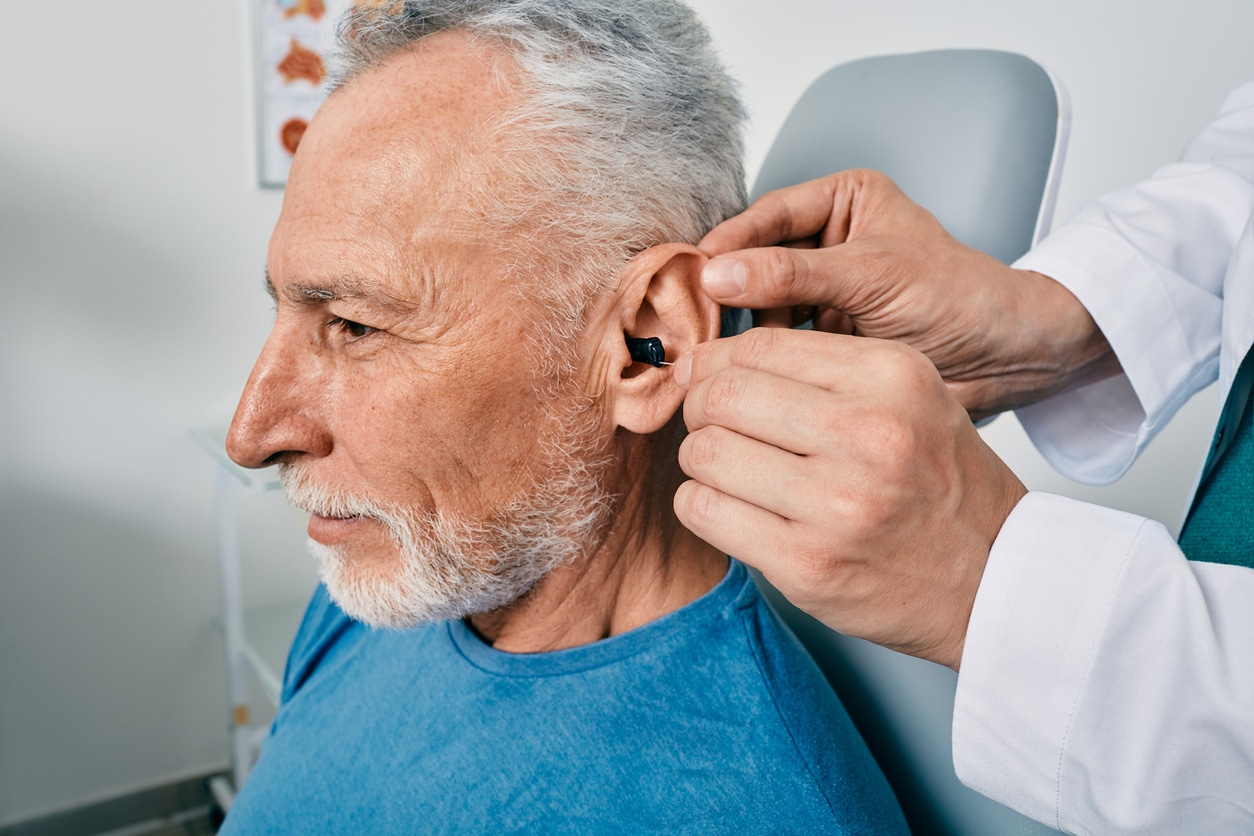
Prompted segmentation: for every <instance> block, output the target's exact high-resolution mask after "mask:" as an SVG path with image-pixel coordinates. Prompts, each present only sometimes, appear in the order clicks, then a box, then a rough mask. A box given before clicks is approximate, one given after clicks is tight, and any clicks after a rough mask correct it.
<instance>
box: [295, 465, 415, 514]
mask: <svg viewBox="0 0 1254 836" xmlns="http://www.w3.org/2000/svg"><path fill="white" fill-rule="evenodd" d="M278 471H279V481H280V482H282V483H283V492H284V493H285V494H287V501H288V502H290V503H292V505H294V506H296V507H297V508H299V509H301V510H302V511H304V512H306V513H308V514H314V515H317V516H319V517H328V518H331V519H348V518H350V517H369V518H371V519H376V520H381V521H382V520H388V519H393V518H394V517H395V516H396V515H395V514H392V513H389V512H388V511H387V510H386V509H384V508H383V507H382V506H381V505H380V504H379V503H377V502H374V501H373V500H371V499H369V498H368V497H365V496H361V495H358V494H353V493H349V492H347V491H344V490H341V489H339V488H328V487H326V486H325V485H319V484H317V483H315V482H314V481H313V480H312V479H310V478H309V475H308V474H307V473H306V472H305V471H304V470H302V469H301V468H300V467H298V466H297V465H294V464H292V463H290V462H281V463H280V464H279V466H278Z"/></svg>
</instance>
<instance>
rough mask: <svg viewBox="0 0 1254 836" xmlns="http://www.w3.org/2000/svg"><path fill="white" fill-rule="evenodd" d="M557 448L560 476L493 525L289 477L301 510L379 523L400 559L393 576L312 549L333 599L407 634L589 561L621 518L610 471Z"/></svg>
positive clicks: (552, 470) (391, 568) (554, 473)
mask: <svg viewBox="0 0 1254 836" xmlns="http://www.w3.org/2000/svg"><path fill="white" fill-rule="evenodd" d="M552 446H553V445H550V448H551V449H550V454H549V462H548V464H549V467H548V473H549V474H550V475H549V476H548V477H547V478H546V479H544V480H543V481H541V482H539V483H538V484H537V485H535V486H534V487H533V488H531V489H530V490H528V491H525V492H524V494H523V497H524V498H522V499H519V500H517V501H515V502H513V503H511V504H510V505H508V506H506V507H504V508H502V509H499V510H496V511H495V512H493V513H492V514H491V515H490V516H489V517H488V518H487V519H485V520H482V521H470V520H462V519H450V518H447V517H445V516H444V515H443V514H440V513H438V512H433V511H430V510H425V509H404V508H387V507H384V506H383V505H381V504H379V503H376V502H374V501H372V500H370V499H369V498H366V497H361V496H352V495H349V494H347V493H344V492H342V491H336V490H334V489H326V488H323V487H321V486H318V485H314V484H312V483H311V482H310V481H309V480H308V479H307V478H306V476H305V473H304V472H303V471H302V470H300V469H299V466H298V465H295V464H280V465H279V476H280V478H281V479H282V480H283V487H284V490H285V491H286V492H287V496H288V499H289V501H291V502H292V504H293V505H296V506H297V507H299V508H301V509H303V510H305V511H307V512H309V513H311V514H318V515H321V516H324V517H353V516H363V517H369V518H371V519H373V520H377V521H378V522H379V523H380V524H381V525H382V526H383V527H384V529H385V530H386V531H387V532H388V535H389V537H390V538H391V539H392V542H393V543H394V544H395V545H396V548H397V551H398V553H399V556H398V560H397V561H395V562H394V563H393V562H391V561H389V564H388V565H387V566H386V567H384V566H383V565H382V564H381V563H380V562H379V561H376V560H372V559H367V560H361V561H357V560H353V559H352V558H351V557H350V556H348V555H347V554H346V553H345V550H344V549H343V548H342V547H340V546H327V545H324V544H322V543H318V542H316V541H314V540H312V539H311V540H310V541H309V550H310V552H311V553H312V554H313V556H314V557H315V558H316V559H317V560H318V561H319V562H320V564H321V570H320V575H321V577H322V582H323V583H324V584H325V585H326V587H327V591H328V592H329V593H330V595H331V598H332V600H334V601H335V603H336V604H338V605H339V606H340V608H341V609H342V610H343V611H344V612H345V613H346V614H347V615H348V616H349V617H350V618H354V619H357V620H358V621H362V622H365V623H366V624H369V625H371V626H372V627H384V628H392V629H405V628H408V627H415V626H417V625H419V624H425V623H428V622H432V621H441V620H444V619H451V618H464V617H466V616H468V615H474V614H476V613H482V612H488V611H490V610H494V609H499V608H500V607H504V606H506V605H508V604H511V603H513V602H515V601H517V600H518V599H519V598H521V597H522V596H523V595H525V594H527V593H528V592H529V591H531V589H532V588H533V587H534V586H535V585H536V584H537V583H538V582H539V581H540V579H541V578H543V577H544V576H545V575H546V574H548V573H549V572H550V571H552V570H553V569H554V568H556V567H557V566H559V565H561V564H563V563H566V562H568V561H571V560H574V559H576V558H577V557H580V556H581V555H583V554H584V552H585V550H586V549H587V548H588V547H589V545H590V544H592V543H593V542H594V541H595V540H596V538H597V535H598V534H599V532H600V531H601V530H602V529H603V527H604V525H605V523H606V521H607V520H608V518H609V516H610V513H611V504H612V503H611V501H610V499H609V497H608V496H607V494H606V492H605V491H604V489H603V488H602V484H601V483H602V479H601V472H602V471H603V469H604V468H603V467H600V466H599V464H600V463H599V462H597V461H596V460H595V457H593V456H589V457H588V458H586V459H585V458H584V457H581V456H580V454H579V450H580V448H579V447H578V445H569V444H564V445H563V446H564V447H565V449H562V450H557V449H552Z"/></svg>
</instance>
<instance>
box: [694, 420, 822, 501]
mask: <svg viewBox="0 0 1254 836" xmlns="http://www.w3.org/2000/svg"><path fill="white" fill-rule="evenodd" d="M806 465H807V460H806V459H805V457H803V456H798V455H795V454H793V453H789V452H787V451H784V450H781V449H779V448H778V447H775V446H772V445H770V444H765V443H763V442H761V441H758V440H756V439H753V438H747V437H745V436H743V435H740V434H739V433H735V432H732V431H731V430H727V429H724V428H722V427H705V428H703V429H700V430H697V431H696V432H694V433H691V434H690V435H689V436H688V437H687V438H685V439H684V442H683V444H681V445H680V447H679V466H680V467H681V468H683V471H684V473H686V474H688V475H689V476H690V477H692V478H693V479H695V480H696V481H697V482H700V483H701V484H703V485H706V486H708V487H711V488H714V489H715V490H717V491H719V492H720V493H723V494H726V495H728V496H731V497H735V498H737V499H740V500H743V501H745V502H748V503H750V504H752V505H755V506H757V507H759V508H762V509H763V510H765V511H770V512H771V513H772V514H775V515H777V516H780V517H783V518H785V519H788V520H797V519H801V518H802V516H803V515H804V513H805V509H806V503H805V496H804V493H803V491H802V488H804V487H805V485H806V483H807V481H813V480H812V479H811V480H807V470H808V468H807V467H806Z"/></svg>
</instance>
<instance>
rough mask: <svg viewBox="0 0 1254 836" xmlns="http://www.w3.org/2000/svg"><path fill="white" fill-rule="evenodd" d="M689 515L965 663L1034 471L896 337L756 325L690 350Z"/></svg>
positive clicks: (823, 599) (836, 617) (748, 558)
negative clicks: (967, 643)
mask: <svg viewBox="0 0 1254 836" xmlns="http://www.w3.org/2000/svg"><path fill="white" fill-rule="evenodd" d="M675 377H676V381H677V382H678V383H679V384H680V385H682V386H686V387H688V389H689V391H688V396H687V399H686V400H685V402H684V418H685V420H686V422H687V424H688V427H689V429H690V431H691V432H690V434H689V436H688V437H687V439H686V440H685V441H684V442H683V445H682V446H681V447H680V455H679V461H680V465H681V466H682V467H683V469H684V472H685V473H687V474H688V475H689V476H690V477H692V481H688V482H685V483H684V484H683V485H681V486H680V488H679V490H678V492H677V493H676V495H675V512H676V514H677V515H678V516H679V519H680V521H681V522H682V523H683V524H684V525H686V526H687V527H688V528H690V529H691V530H692V531H693V532H695V533H696V534H697V535H698V536H699V537H701V538H702V539H704V540H706V541H707V542H709V543H711V544H712V545H714V546H717V547H719V548H721V549H723V550H725V551H726V552H728V553H729V554H732V555H734V556H736V557H737V558H739V559H740V560H742V561H744V562H746V563H748V564H750V565H752V566H755V567H756V568H758V569H759V570H761V571H762V573H763V574H764V575H765V576H766V578H767V579H768V580H770V581H771V583H773V584H774V585H775V586H776V587H777V588H778V589H779V590H780V591H781V592H782V593H783V594H784V595H785V596H787V597H788V598H789V599H790V600H791V601H792V602H793V603H795V604H796V605H797V606H799V607H801V608H802V609H804V610H806V611H807V612H809V613H810V614H812V615H814V616H815V617H817V618H819V619H820V620H822V621H824V622H825V623H826V624H828V625H829V626H831V627H833V628H835V629H836V630H839V631H840V632H842V633H845V634H847V635H852V636H858V637H861V638H866V639H869V640H871V641H874V642H876V643H878V644H882V645H885V646H887V647H891V648H893V649H896V650H900V651H903V652H905V653H909V654H911V655H915V656H920V657H923V658H926V659H931V660H932V661H935V662H939V663H941V664H944V665H948V666H950V667H952V668H955V669H956V668H957V667H958V664H959V662H960V661H961V658H962V648H963V642H964V640H965V638H966V629H967V622H968V620H969V618H970V614H971V607H972V605H973V603H974V601H975V593H976V590H977V588H978V587H979V582H980V577H981V575H982V574H983V571H984V565H985V563H986V561H987V559H988V554H989V549H990V548H991V546H992V543H993V540H994V539H995V538H996V536H997V533H998V531H999V530H1000V529H1001V526H1002V523H1003V522H1004V521H1005V519H1006V517H1007V516H1008V515H1009V514H1010V512H1011V510H1012V509H1013V508H1014V506H1015V504H1016V503H1017V502H1018V501H1019V500H1020V499H1021V498H1022V497H1023V495H1024V494H1025V493H1026V489H1025V488H1024V487H1023V485H1022V484H1021V483H1020V482H1019V480H1018V479H1017V478H1015V476H1014V474H1013V473H1012V472H1011V471H1010V469H1009V468H1008V467H1006V465H1005V464H1004V463H1003V462H1002V461H1001V460H1000V459H998V458H997V456H996V455H995V454H994V453H993V451H992V450H990V449H989V448H988V447H987V446H986V445H985V444H984V441H983V440H982V439H981V438H980V436H979V434H978V433H977V432H976V430H975V428H974V427H973V426H972V424H971V421H970V419H969V418H968V416H967V413H966V411H965V410H964V409H963V407H962V406H961V405H960V404H959V403H958V401H957V400H955V399H954V397H953V395H952V394H950V392H949V391H948V390H947V389H946V387H945V385H944V383H943V382H942V380H941V377H940V375H939V374H938V373H937V371H936V369H935V368H934V367H933V365H932V364H931V363H930V362H929V361H928V359H927V358H926V357H924V356H923V355H922V354H920V353H919V352H917V351H915V350H914V349H911V348H909V347H907V346H905V345H902V344H900V343H894V342H890V341H885V340H875V339H863V338H858V337H850V336H843V335H838V334H828V333H820V332H814V331H790V330H785V329H765V328H756V329H753V330H751V331H749V332H747V333H745V334H742V335H740V336H737V337H731V338H728V339H722V340H716V341H714V342H710V343H705V344H703V345H699V346H697V347H696V348H695V349H693V350H692V351H691V352H689V353H688V354H686V355H684V356H683V357H682V358H680V361H679V362H677V363H676V368H675Z"/></svg>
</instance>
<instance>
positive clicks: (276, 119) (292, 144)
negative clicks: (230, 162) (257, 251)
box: [254, 0, 351, 188]
mask: <svg viewBox="0 0 1254 836" xmlns="http://www.w3.org/2000/svg"><path fill="white" fill-rule="evenodd" d="M254 2H255V4H256V6H257V17H256V20H257V38H256V41H257V61H256V68H257V104H258V107H257V134H258V137H257V140H258V142H257V173H258V178H259V180H260V182H261V185H262V186H267V187H272V188H282V187H283V185H284V184H285V183H286V182H287V173H288V170H289V169H290V168H291V166H292V156H293V155H294V154H295V153H296V148H297V146H298V145H299V144H300V139H301V137H302V136H303V135H304V133H305V128H306V127H308V125H309V120H310V119H312V118H313V115H314V111H316V110H317V109H318V105H320V104H322V100H323V99H325V98H326V96H327V82H328V72H329V70H330V54H331V50H332V46H333V44H334V36H335V22H336V21H337V20H338V19H339V16H340V14H341V13H342V12H343V11H344V10H345V9H346V8H347V7H348V5H349V3H350V2H351V0H254Z"/></svg>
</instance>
